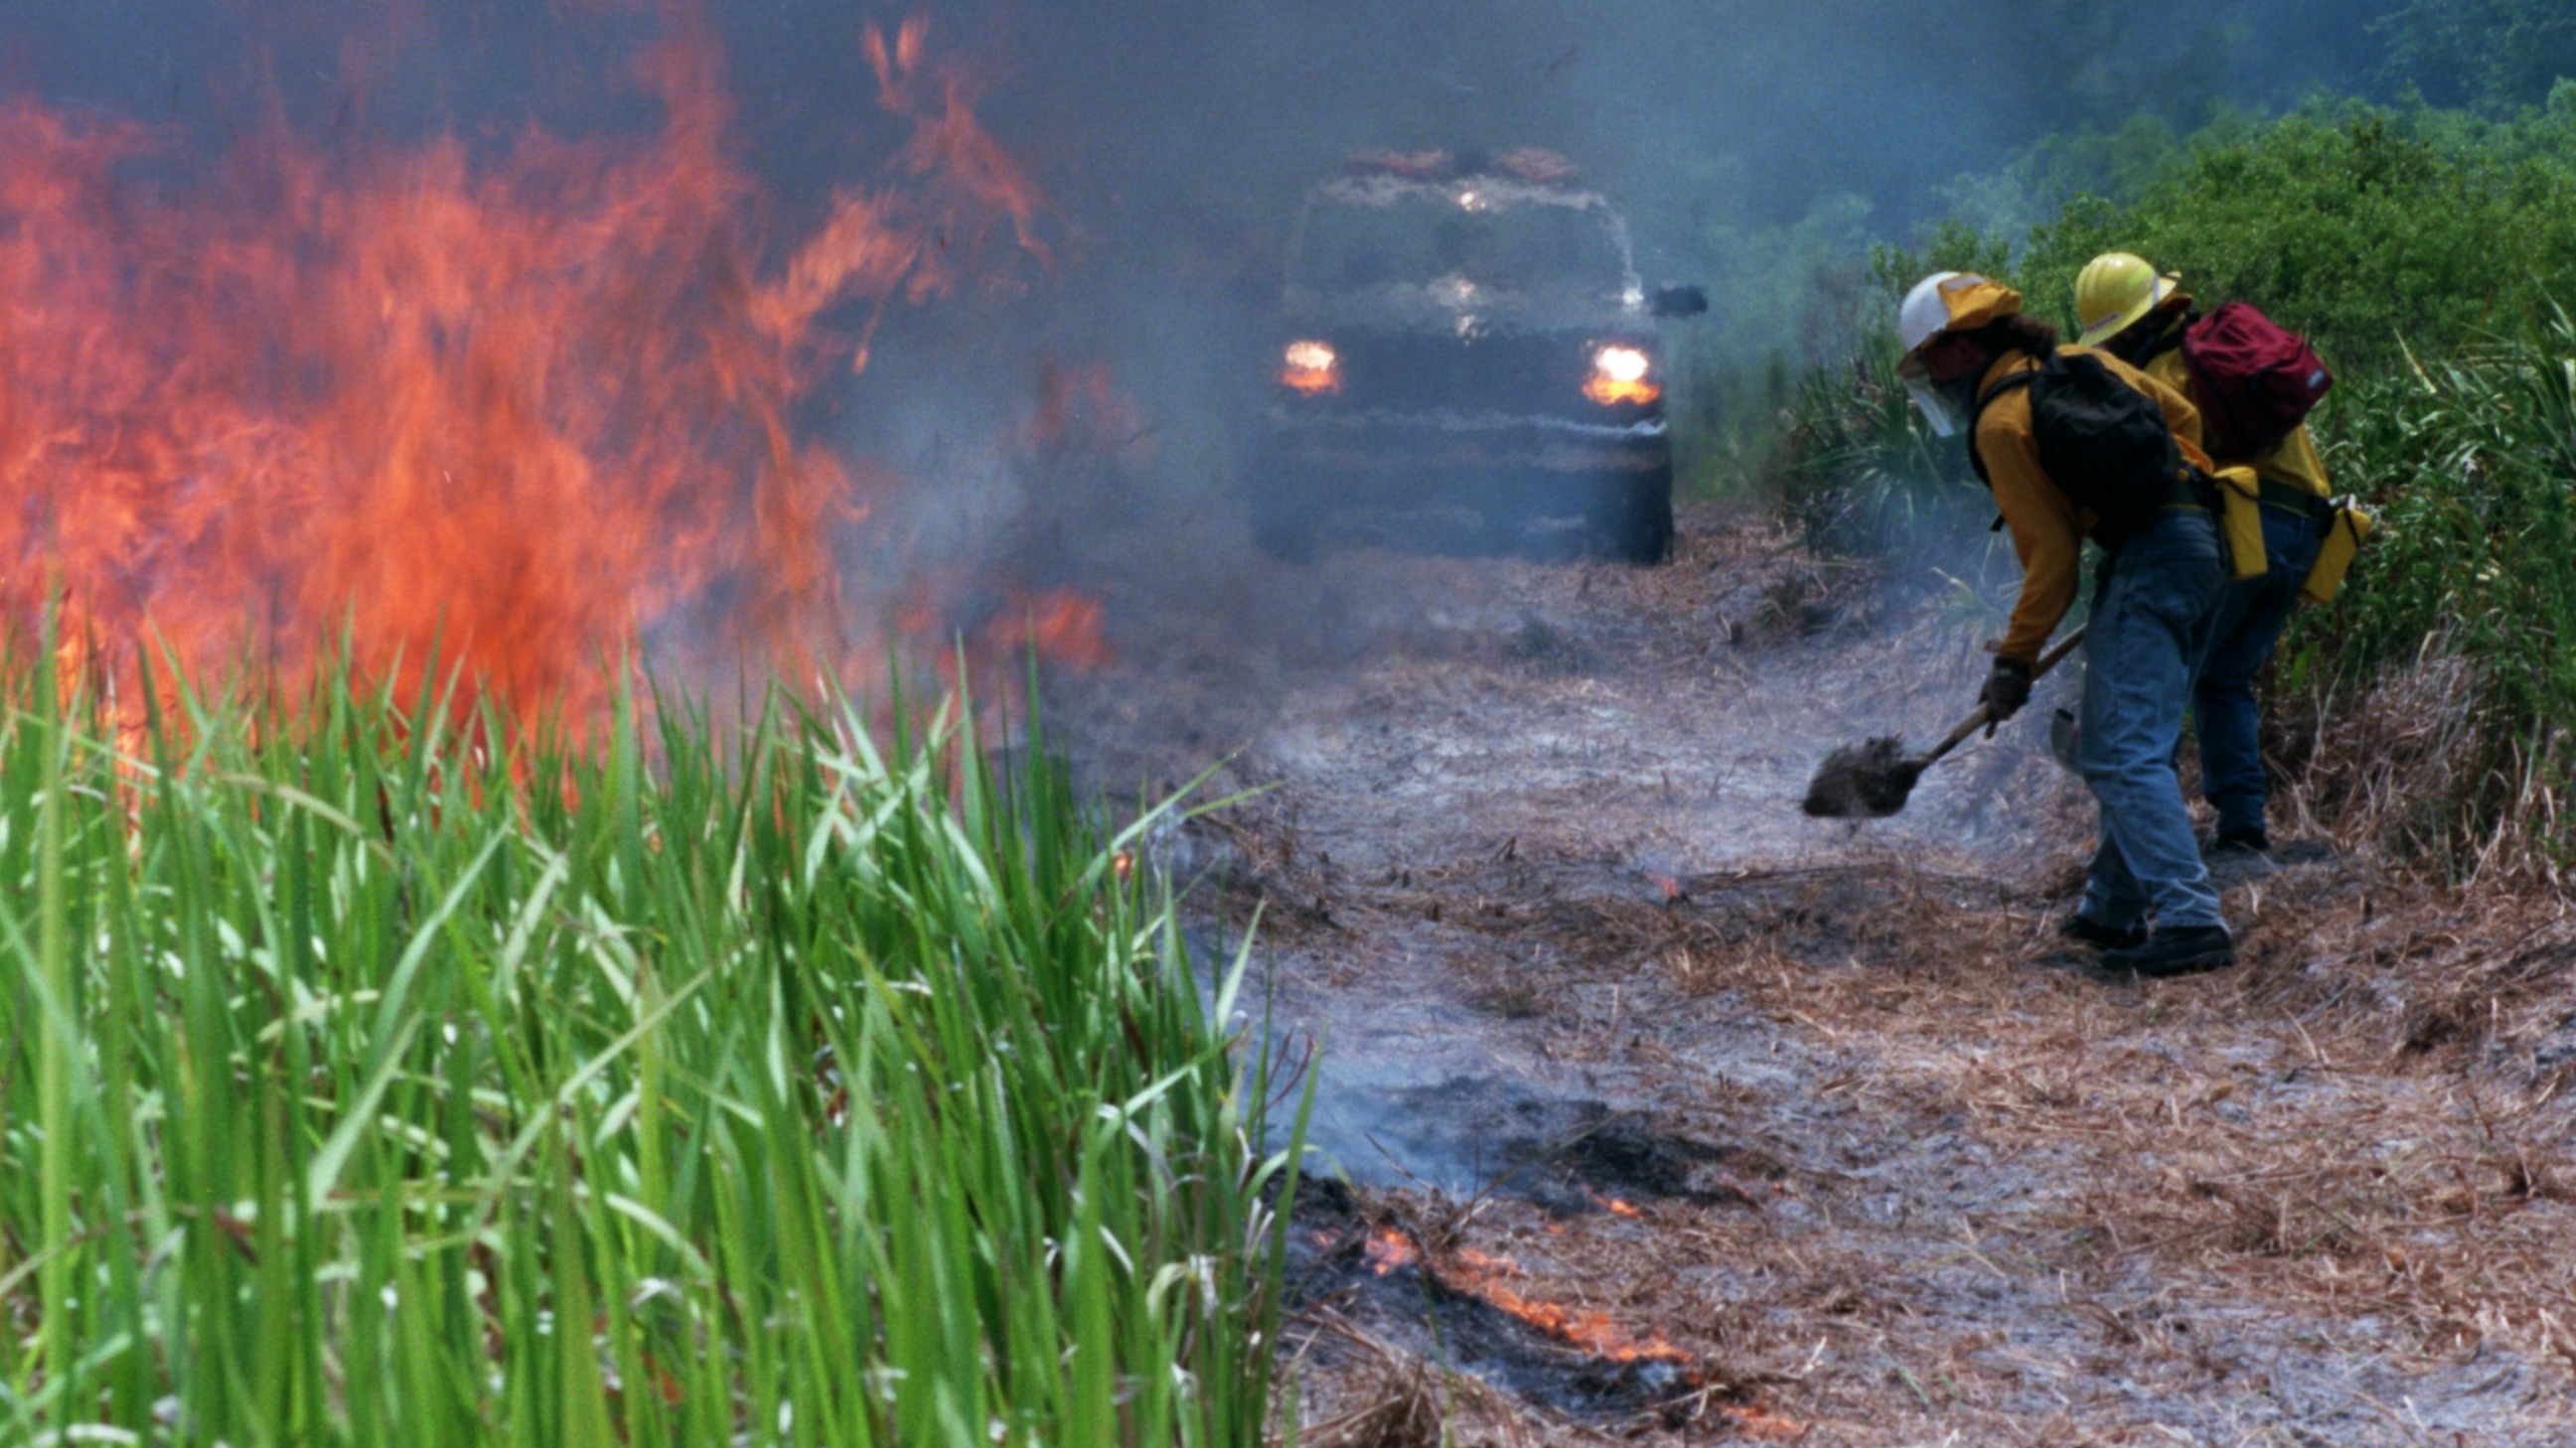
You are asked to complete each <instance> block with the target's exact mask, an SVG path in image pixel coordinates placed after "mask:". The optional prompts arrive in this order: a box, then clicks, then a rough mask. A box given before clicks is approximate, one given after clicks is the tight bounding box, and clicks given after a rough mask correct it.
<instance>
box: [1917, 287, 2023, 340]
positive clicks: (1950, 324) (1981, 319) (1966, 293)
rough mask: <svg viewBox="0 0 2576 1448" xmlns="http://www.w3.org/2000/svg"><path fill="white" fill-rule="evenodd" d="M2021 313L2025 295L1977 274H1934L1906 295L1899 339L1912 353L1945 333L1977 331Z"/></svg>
mask: <svg viewBox="0 0 2576 1448" xmlns="http://www.w3.org/2000/svg"><path fill="white" fill-rule="evenodd" d="M2020 310H2021V293H2019V292H2017V291H2014V290H2013V289H2012V288H2010V287H2008V286H2005V285H2004V284H2003V283H2001V282H1998V281H1989V280H1987V279H1986V278H1984V277H1981V276H1979V275H1977V274H1976V273H1975V272H1934V273H1933V274H1932V275H1930V276H1928V277H1925V278H1924V279H1923V280H1921V281H1919V282H1916V283H1915V284H1914V290H1912V291H1910V292H1907V293H1906V294H1905V305H1904V306H1902V307H1900V308H1898V309H1897V312H1896V336H1897V340H1898V341H1900V342H1902V343H1904V344H1905V350H1906V351H1908V352H1912V351H1914V350H1916V349H1917V348H1919V347H1921V346H1922V345H1923V344H1924V343H1926V342H1929V341H1931V340H1932V339H1933V338H1935V337H1938V336H1940V335H1941V334H1942V333H1943V332H1952V331H1958V332H1966V331H1973V330H1975V329H1976V328H1979V327H1982V326H1984V325H1986V324H1987V323H1989V322H1992V321H1996V320H1998V319H1999V318H2003V317H2009V316H2012V315H2014V314H2015V313H2018V312H2019V311H2020Z"/></svg>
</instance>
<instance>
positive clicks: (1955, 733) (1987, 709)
mask: <svg viewBox="0 0 2576 1448" xmlns="http://www.w3.org/2000/svg"><path fill="white" fill-rule="evenodd" d="M2084 633H2085V630H2083V629H2080V628H2079V629H2077V630H2076V631H2075V632H2073V633H2071V634H2068V635H2067V636H2066V637H2065V638H2063V639H2060V640H2058V643H2057V647H2055V648H2053V649H2050V650H2049V651H2048V652H2047V653H2045V654H2042V655H2040V657H2039V664H2038V666H2037V667H2035V668H2033V669H2032V670H2031V671H2030V680H2031V682H2032V683H2034V684H2035V683H2038V682H2039V681H2040V680H2041V679H2042V678H2044V677H2046V675H2047V673H2048V671H2049V670H2051V669H2053V668H2056V667H2057V666H2058V665H2059V664H2062V663H2064V662H2066V656H2067V655H2068V654H2071V653H2073V652H2075V650H2076V648H2077V647H2078V646H2080V645H2081V644H2082V643H2083V642H2084ZM1994 716H1995V710H1994V706H1993V705H1991V704H1979V705H1978V706H1977V712H1975V713H1974V714H1971V715H1969V716H1968V718H1967V721H1966V722H1965V723H1962V724H1961V725H1960V726H1959V727H1958V728H1956V729H1953V730H1951V731H1950V737H1949V738H1947V739H1944V740H1942V741H1941V742H1940V743H1938V744H1935V745H1933V746H1932V752H1931V753H1929V754H1926V755H1924V756H1923V764H1924V767H1925V768H1927V769H1928V768H1930V767H1931V766H1932V765H1934V764H1937V763H1939V762H1940V761H1941V759H1942V758H1943V757H1944V756H1946V755H1948V754H1949V752H1950V751H1951V750H1953V749H1956V748H1958V747H1959V746H1960V745H1962V744H1965V743H1967V742H1968V738H1969V736H1970V735H1973V734H1975V733H1976V732H1977V731H1978V730H1980V729H1983V728H1985V727H1986V725H1987V724H1988V723H1990V722H1992V721H1993V719H1994Z"/></svg>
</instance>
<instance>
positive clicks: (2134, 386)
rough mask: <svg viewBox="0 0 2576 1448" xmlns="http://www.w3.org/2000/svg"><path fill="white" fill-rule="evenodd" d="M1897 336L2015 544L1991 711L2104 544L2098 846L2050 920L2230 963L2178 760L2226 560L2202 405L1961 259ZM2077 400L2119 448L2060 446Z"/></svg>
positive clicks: (1910, 301)
mask: <svg viewBox="0 0 2576 1448" xmlns="http://www.w3.org/2000/svg"><path fill="white" fill-rule="evenodd" d="M1898 334H1899V338H1900V340H1901V341H1902V342H1903V344H1904V346H1905V359H1904V361H1903V363H1902V364H1901V366H1900V367H1899V369H1898V375H1899V376H1900V377H1901V378H1902V379H1903V380H1904V382H1905V385H1906V387H1907V389H1908V390H1909V391H1910V392H1911V393H1912V394H1913V396H1914V399H1915V401H1916V403H1917V404H1918V405H1919V406H1920V407H1921V408H1922V410H1923V412H1924V415H1925V416H1926V418H1927V419H1928V420H1929V421H1930V422H1931V424H1932V426H1933V428H1934V430H1935V431H1937V432H1940V433H1942V434H1943V435H1944V436H1948V435H1951V434H1953V433H1956V432H1958V431H1960V430H1962V429H1965V430H1966V431H1967V432H1968V434H1969V437H1968V445H1969V453H1970V456H1971V458H1972V459H1973V460H1974V461H1975V462H1976V464H1977V468H1978V471H1979V472H1980V473H1981V474H1982V475H1983V476H1984V477H1985V479H1986V481H1987V484H1988V486H1989V487H1991V488H1992V489H1993V490H1994V495H1995V502H1996V504H1997V506H1998V508H1999V509H2000V510H2001V511H2002V513H2003V520H2004V523H2005V525H2006V526H2007V527H2009V528H2010V529H2011V531H2012V542H2013V548H2014V551H2015V552H2016V553H2017V554H2018V555H2019V557H2020V559H2021V565H2022V584H2021V591H2020V596H2019V598H2018V600H2017V601H2016V602H2015V604H2014V606H2013V613H2012V622H2011V625H2010V626H2009V628H2008V630H2007V632H2006V634H2005V637H2004V639H2003V642H2002V643H2001V644H2000V645H1998V646H1997V651H1996V657H1995V661H1994V664H1993V667H1992V669H1991V670H1990V672H1989V674H1988V676H1987V680H1986V685H1985V688H1984V690H1983V692H1982V694H1981V696H1980V697H1981V699H1982V700H1983V702H1984V703H1985V704H1987V705H1988V706H1989V707H1990V708H1991V709H1992V710H1993V714H1994V717H1995V718H1996V719H1998V720H2000V719H2004V718H2009V717H2011V716H2012V715H2013V714H2014V713H2017V712H2018V711H2019V710H2020V709H2021V708H2022V707H2023V706H2024V705H2026V704H2028V703H2029V701H2030V688H2031V677H2032V672H2033V666H2034V664H2035V663H2036V661H2037V659H2038V657H2039V653H2040V650H2041V648H2042V646H2043V645H2045V644H2046V643H2047V641H2048V637H2049V635H2050V634H2052V633H2054V632H2055V631H2056V629H2057V626H2058V625H2059V624H2060V623H2061V622H2063V621H2064V620H2065V617H2066V613H2067V611H2068V609H2069V608H2070V607H2071V606H2072V605H2073V603H2074V601H2075V591H2076V588H2077V586H2078V583H2079V575H2080V572H2081V559H2082V549H2083V543H2084V540H2085V539H2086V538H2087V537H2088V536H2089V537H2091V538H2092V539H2093V540H2094V541H2095V542H2097V543H2098V544H2100V545H2101V547H2102V565H2101V572H2100V574H2099V575H2098V581H2097V583H2096V591H2095V597H2094V604H2093V616H2092V622H2091V624H2090V632H2089V633H2088V635H2087V638H2086V644H2085V653H2086V659H2087V663H2088V668H2087V670H2086V678H2085V684H2084V700H2083V712H2082V718H2083V725H2082V732H2081V735H2080V740H2081V743H2080V747H2079V754H2078V760H2077V763H2078V766H2079V768H2080V770H2081V772H2082V774H2083V776H2084V780H2085V783H2086V784H2087V785H2089V786H2090V787H2091V789H2092V791H2093V797H2094V799H2095V800H2096V801H2097V802H2098V803H2099V804H2100V806H2101V846H2100V848H2099V849H2098V850H2097V851H2096V852H2095V854H2094V857H2093V862H2092V865H2091V867H2090V868H2089V869H2088V870H2087V872H2086V876H2085V886H2084V902H2083V905H2082V907H2081V908H2080V909H2079V910H2078V911H2077V912H2076V914H2075V915H2073V916H2072V917H2070V918H2069V919H2068V920H2067V921H2066V922H2065V923H2064V924H2063V925H2062V926H2061V927H2060V928H2061V929H2062V930H2063V931H2064V932H2065V933H2066V934H2067V935H2069V936H2070V937H2072V938H2074V939H2075V940H2077V941H2080V942H2082V943H2084V944H2087V945H2093V946H2098V947H2101V948H2102V949H2103V951H2104V957H2103V959H2104V963H2105V964H2106V965H2109V966H2112V967H2113V968H2116V969H2127V970H2133V971H2135V972H2137V973H2139V974H2141V975H2154V976H2165V975H2181V974H2185V973H2188V972H2191V971H2197V970H2209V969H2214V968H2217V967H2219V966H2224V965H2228V964H2230V963H2232V962H2233V961H2234V959H2235V944H2234V941H2233V939H2232V937H2230V935H2229V934H2228V930H2227V925H2226V921H2225V919H2224V917H2223V916H2222V915H2221V913H2220V905H2219V897H2218V892H2217V891H2216V889H2214V888H2213V887H2212V885H2211V883H2210V878H2209V870H2208V867H2207V866H2206V865H2205V864H2203V862H2202V860H2201V857H2200V850H2199V847H2198V844H2197V842H2196V841H2195V840H2194V839H2193V837H2192V828H2191V816H2190V812H2189V811H2188V810H2187V809H2186V808H2185V807H2184V804H2183V797H2182V786H2181V782H2180V780H2179V778H2178V777H2177V775H2176V774H2175V771H2174V749H2175V746H2176V744H2177V743H2178V741H2179V740H2180V737H2181V734H2182V724H2183V714H2184V710H2185V707H2186V700H2187V699H2188V697H2189V695H2190V691H2191V675H2192V670H2193V668H2194V667H2195V665H2196V664H2197V663H2198V661H2199V659H2200V656H2201V654H2202V652H2203V651H2204V650H2205V649H2206V647H2207V645H2208V640H2209V626H2210V622H2211V620H2212V618H2213V617H2214V615H2215V614H2216V611H2217V607H2218V599H2219V593H2220V590H2221V588H2222V587H2223V586H2224V584H2225V582H2226V580H2227V578H2228V576H2229V574H2230V571H2231V570H2230V566H2229V564H2228V562H2227V556H2226V553H2225V550H2224V548H2223V546H2222V543H2221V539H2220V536H2219V531H2218V527H2217V524H2216V522H2215V521H2214V519H2213V517H2212V514H2211V511H2210V507H2209V504H2210V502H2211V499H2212V497H2213V494H2212V491H2211V484H2210V483H2209V480H2208V470H2209V467H2210V460H2209V457H2208V455H2207V454H2206V453H2204V452H2203V451H2202V450H2201V447H2200V434H2201V421H2200V416H2199V414H2198V413H2197V412H2196V411H2195V410H2194V409H2193V407H2192V405H2191V402H2190V400H2189V399H2187V398H2186V397H2184V396H2183V395H2182V394H2181V393H2180V392H2179V391H2177V390H2175V389H2174V388H2172V387H2170V386H2167V385H2166V384H2164V383H2161V382H2158V381H2156V380H2154V379H2153V378H2150V377H2149V376H2147V375H2146V374H2145V373H2143V372H2140V371H2138V370H2137V369H2136V368H2133V367H2131V366H2129V365H2128V364H2127V363H2125V362H2120V361H2118V360H2116V359H2112V358H2106V357H2103V356H2102V355H2101V354H2099V353H2094V352H2088V351H2085V350H2084V349H2081V348H2071V347H2069V348H2061V347H2060V346H2058V338H2057V332H2056V329H2054V328H2052V327H2049V326H2047V325H2046V324H2044V323H2042V322H2039V321H2037V320H2035V319H2032V318H2030V317H2028V316H2025V315H2023V313H2022V299H2021V296H2020V294H2019V293H2017V292H2015V291H2014V290H2012V289H2011V288H2010V287H2007V286H2004V285H2002V284H2001V283H1998V282H1995V281H1992V280H1989V279H1988V278H1985V277H1981V276H1977V275H1975V274H1973V273H1958V272H1942V273H1938V274H1935V275H1933V276H1930V277H1927V278H1925V279H1924V280H1923V282H1922V283H1921V284H1920V285H1918V286H1917V287H1915V288H1914V290H1913V291H1912V292H1911V293H1909V294H1908V295H1907V297H1906V298H1905V301H1904V305H1903V307H1902V308H1901V309H1900V311H1899V314H1898ZM2084 403H2090V404H2093V405H2095V406H2097V408H2098V409H2099V411H2097V412H2096V413H2095V414H2094V416H2095V417H2096V418H2097V419H2101V418H2107V419H2109V420H2110V421H2112V422H2114V423H2117V424H2120V425H2118V426H2112V427H2107V428H2105V429H2104V430H2103V431H2102V432H2101V433H2100V434H2099V436H2101V437H2104V438H2108V439H2111V440H2112V442H2113V443H2114V444H2116V446H2117V447H2118V448H2120V449H2121V450H2122V456H2120V457H2115V458H2108V459H2106V458H2105V456H2104V455H2103V454H2101V453H2099V452H2090V453H2088V452H2086V451H2085V450H2084V449H2083V448H2081V447H2078V446H2076V445H2074V444H2073V443H2070V442H2068V441H2067V439H2069V438H2072V437H2074V436H2075V435H2076V429H2075V428H2074V427H2073V426H2071V425H2070V424H2066V423H2064V422H2063V421H2062V420H2063V419H2066V418H2069V417H2070V416H2071V415H2072V409H2075V408H2076V407H2077V406H2078V405H2079V404H2084ZM2123 407H2125V408H2126V409H2127V410H2128V411H2127V413H2126V415H2122V414H2121V413H2120V409H2121V408H2123ZM2077 459H2082V460H2083V461H2084V464H2085V465H2083V466H2078V465H2076V460H2077ZM2052 461H2054V463H2055V464H2056V465H2055V466H2054V467H2052V466H2051V462H2052ZM2106 461H2107V463H2109V464H2110V465H2107V466H2106V465H2103V464H2104V463H2106ZM2151 927H2152V928H2151Z"/></svg>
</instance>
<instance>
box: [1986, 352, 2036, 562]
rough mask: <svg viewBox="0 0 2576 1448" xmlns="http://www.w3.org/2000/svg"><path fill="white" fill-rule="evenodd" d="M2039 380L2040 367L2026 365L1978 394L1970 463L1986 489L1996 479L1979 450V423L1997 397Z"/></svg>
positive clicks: (1992, 488)
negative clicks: (1988, 471)
mask: <svg viewBox="0 0 2576 1448" xmlns="http://www.w3.org/2000/svg"><path fill="white" fill-rule="evenodd" d="M2023 355H2024V356H2028V355H2029V354H2028V353H2024V354H2023ZM2041 365H2043V366H2044V365H2046V364H2044V363H2043V364H2041ZM2038 380H2039V368H2038V367H2025V368H2022V369H2021V370H2020V371H2018V372H2008V373H2006V374H2004V375H2003V376H2001V377H1998V378H1996V379H1995V382H1994V385H1993V386H1991V387H1989V388H1987V389H1986V390H1985V391H1983V392H1980V393H1978V394H1977V405H1976V406H1975V407H1974V408H1972V409H1971V410H1970V411H1969V413H1968V463H1969V465H1970V466H1971V467H1974V468H1975V469H1976V470H1977V481H1979V482H1981V483H1984V484H1985V485H1986V490H1987V491H1989V492H1992V491H1993V490H1994V486H1995V480H1994V479H1993V478H1992V477H1990V476H1988V475H1987V473H1986V459H1985V455H1984V454H1983V453H1980V452H1978V451H1977V424H1978V423H1980V422H1983V421H1984V420H1985V416H1986V409H1987V408H1989V407H1992V406H1994V404H1995V400H1996V399H1997V398H2000V397H2002V396H2003V395H2004V394H2005V393H2007V392H2010V391H2012V390H2013V389H2014V388H2017V387H2028V386H2029V385H2031V384H2032V383H2033V382H2036V381H2038ZM1996 521H1997V522H1998V523H2000V522H2001V521H2002V520H2001V519H1997V520H1996Z"/></svg>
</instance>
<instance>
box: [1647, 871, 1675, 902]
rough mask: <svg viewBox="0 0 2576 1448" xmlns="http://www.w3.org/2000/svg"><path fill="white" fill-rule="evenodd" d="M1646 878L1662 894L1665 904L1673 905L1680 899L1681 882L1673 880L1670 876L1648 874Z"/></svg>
mask: <svg viewBox="0 0 2576 1448" xmlns="http://www.w3.org/2000/svg"><path fill="white" fill-rule="evenodd" d="M1646 878H1647V879H1649V880H1652V881H1654V882H1655V888H1656V889H1658V890H1661V891H1663V892H1664V903H1665V904H1667V905H1670V904H1673V903H1675V902H1676V901H1678V900H1680V899H1681V898H1682V882H1681V881H1679V880H1676V879H1674V878H1673V877H1672V876H1670V875H1657V874H1653V873H1649V874H1648V875H1647V876H1646Z"/></svg>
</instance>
